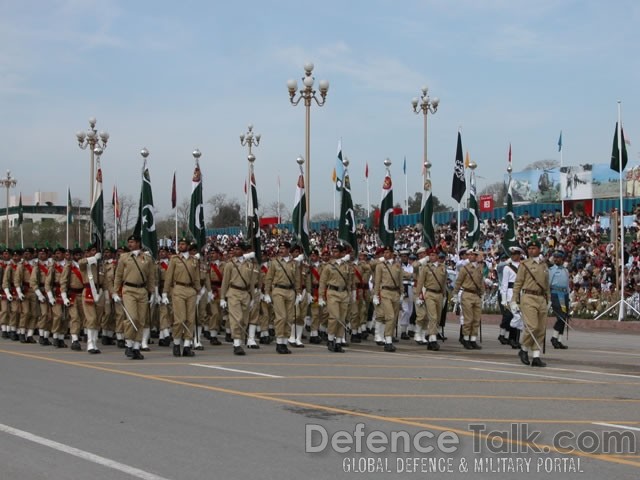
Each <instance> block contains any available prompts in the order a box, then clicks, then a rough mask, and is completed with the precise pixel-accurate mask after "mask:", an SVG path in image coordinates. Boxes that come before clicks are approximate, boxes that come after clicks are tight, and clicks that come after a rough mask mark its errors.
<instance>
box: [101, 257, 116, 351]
mask: <svg viewBox="0 0 640 480" xmlns="http://www.w3.org/2000/svg"><path fill="white" fill-rule="evenodd" d="M115 254H116V250H115V248H113V247H111V246H108V247H106V248H105V249H104V258H103V260H102V272H101V278H102V297H103V298H102V301H103V302H104V303H103V305H104V311H103V312H102V319H101V321H100V326H101V327H102V342H101V343H102V345H113V344H114V343H115V342H114V341H113V334H114V333H115V325H116V319H115V308H114V305H115V304H114V303H113V282H114V281H115V277H116V266H117V263H116V261H115Z"/></svg>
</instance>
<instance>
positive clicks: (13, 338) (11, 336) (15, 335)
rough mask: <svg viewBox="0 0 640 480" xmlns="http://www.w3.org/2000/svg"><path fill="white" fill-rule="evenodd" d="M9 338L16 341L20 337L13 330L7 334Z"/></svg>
mask: <svg viewBox="0 0 640 480" xmlns="http://www.w3.org/2000/svg"><path fill="white" fill-rule="evenodd" d="M9 338H10V339H11V340H12V341H14V342H17V341H18V340H19V339H20V337H19V336H18V332H16V331H15V330H14V331H12V332H11V333H10V334H9Z"/></svg>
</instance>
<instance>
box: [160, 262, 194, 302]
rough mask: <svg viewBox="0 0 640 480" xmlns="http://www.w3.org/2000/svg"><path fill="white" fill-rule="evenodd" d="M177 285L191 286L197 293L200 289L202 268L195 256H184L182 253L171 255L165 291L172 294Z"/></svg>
mask: <svg viewBox="0 0 640 480" xmlns="http://www.w3.org/2000/svg"><path fill="white" fill-rule="evenodd" d="M175 285H181V286H183V287H191V288H193V290H194V292H196V293H197V292H198V291H199V290H200V269H199V268H198V261H197V260H196V259H195V258H193V257H188V258H184V257H183V256H182V254H177V255H174V256H172V257H171V260H169V268H168V269H167V274H166V277H165V280H164V289H163V293H166V294H167V295H171V291H172V290H173V287H174V286H175Z"/></svg>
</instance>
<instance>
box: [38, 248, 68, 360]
mask: <svg viewBox="0 0 640 480" xmlns="http://www.w3.org/2000/svg"><path fill="white" fill-rule="evenodd" d="M66 253H67V250H66V249H65V248H63V247H57V248H56V249H55V250H54V252H53V264H52V265H51V268H49V274H48V275H47V278H46V279H45V282H44V289H45V291H46V292H47V298H48V300H49V305H50V306H51V334H52V336H53V346H54V347H56V348H67V344H66V343H64V335H65V333H66V332H67V327H68V325H67V321H66V318H65V317H66V316H65V315H64V311H63V308H65V309H66V308H67V307H63V301H62V290H61V288H60V287H61V283H60V281H61V279H62V273H63V272H64V269H65V266H66V264H67V261H66V260H65V254H66Z"/></svg>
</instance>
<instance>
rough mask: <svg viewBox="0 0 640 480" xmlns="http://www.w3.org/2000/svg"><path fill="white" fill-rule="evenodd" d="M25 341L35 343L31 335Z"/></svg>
mask: <svg viewBox="0 0 640 480" xmlns="http://www.w3.org/2000/svg"><path fill="white" fill-rule="evenodd" d="M25 343H36V339H35V338H33V337H27V338H26V339H25Z"/></svg>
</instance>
